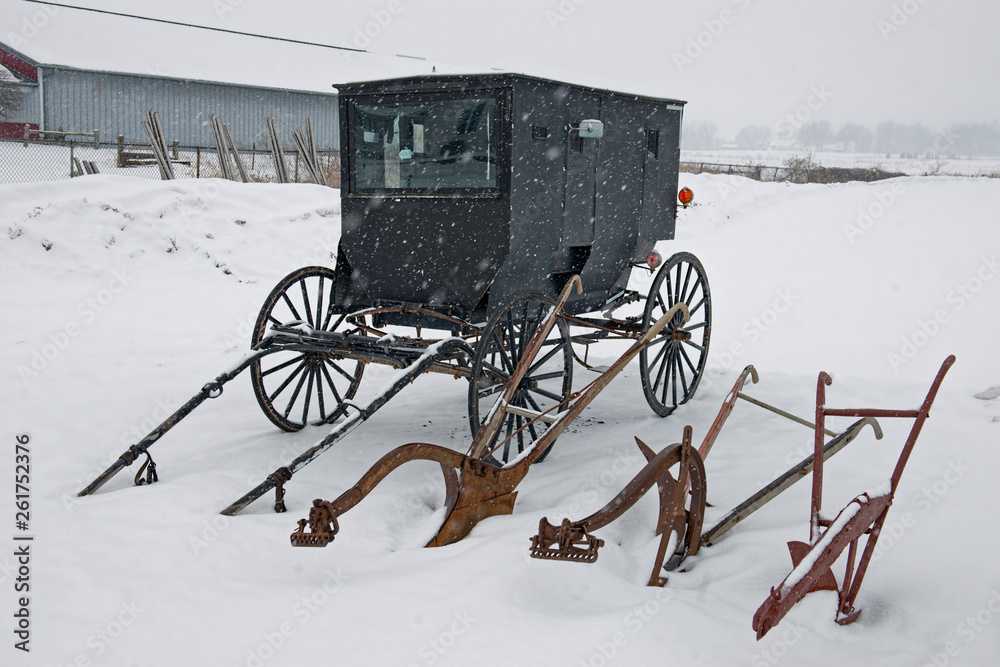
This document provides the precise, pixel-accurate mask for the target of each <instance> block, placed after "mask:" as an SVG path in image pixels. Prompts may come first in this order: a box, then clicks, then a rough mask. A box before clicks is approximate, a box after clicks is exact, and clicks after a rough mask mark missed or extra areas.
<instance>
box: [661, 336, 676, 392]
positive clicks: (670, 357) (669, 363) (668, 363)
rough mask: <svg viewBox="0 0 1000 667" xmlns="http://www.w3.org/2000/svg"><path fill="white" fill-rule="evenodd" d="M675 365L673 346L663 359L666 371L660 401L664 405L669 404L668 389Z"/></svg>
mask: <svg viewBox="0 0 1000 667" xmlns="http://www.w3.org/2000/svg"><path fill="white" fill-rule="evenodd" d="M673 366H674V351H673V348H671V349H670V350H669V351H668V352H667V357H666V359H664V360H663V367H664V369H665V371H666V373H665V374H664V377H663V391H662V393H661V394H660V403H662V404H663V405H667V391H669V390H670V377H671V374H672V372H673Z"/></svg>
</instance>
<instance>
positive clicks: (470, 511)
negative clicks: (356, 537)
mask: <svg viewBox="0 0 1000 667" xmlns="http://www.w3.org/2000/svg"><path fill="white" fill-rule="evenodd" d="M574 287H576V288H577V290H578V291H579V290H580V289H581V284H580V281H579V278H578V277H574V278H573V279H572V280H571V281H569V282H568V283H567V284H566V286H565V287H564V288H563V290H562V292H561V293H560V295H559V298H558V299H557V301H556V306H555V307H554V308H553V309H552V310H551V311H550V312H549V314H548V315H547V316H546V318H545V319H544V321H542V322H541V323H539V326H538V327H537V329H536V330H535V332H534V334H533V335H532V337H531V338H530V339H529V341H528V342H527V344H526V346H525V352H524V355H523V356H522V358H521V361H520V362H519V364H518V366H517V367H516V368H515V370H514V372H513V373H512V374H511V376H510V378H509V379H508V381H507V383H506V385H505V387H504V391H503V392H502V393H501V394H500V396H499V398H498V399H497V401H496V402H495V404H494V406H493V408H492V409H491V410H490V412H489V414H488V415H487V416H486V418H485V419H484V421H483V424H482V426H481V428H480V429H479V431H478V433H477V434H476V436H475V437H474V438H473V440H472V444H471V445H470V447H469V449H468V452H467V453H466V454H460V453H458V452H456V451H454V450H450V449H447V448H444V447H439V446H436V445H431V444H425V443H411V444H408V445H403V446H401V447H398V448H397V449H395V450H393V451H392V452H390V453H388V454H386V455H385V456H384V457H382V459H381V460H379V461H378V462H377V463H376V464H375V465H374V466H372V467H371V469H369V470H368V472H366V473H365V474H364V475H363V476H362V478H361V479H360V480H359V481H358V483H357V484H355V485H354V486H353V487H351V488H350V489H349V490H347V491H346V492H344V493H343V494H341V495H340V496H339V497H338V498H337V499H335V500H333V501H330V502H328V501H325V500H320V499H318V500H315V501H314V502H313V507H312V509H311V510H310V513H309V517H308V518H307V519H302V520H301V521H300V522H299V527H298V529H297V530H296V531H295V532H294V533H292V535H291V542H292V545H293V546H325V545H326V544H328V543H329V542H330V541H332V540H333V536H334V535H335V534H336V532H337V530H338V524H337V518H338V517H339V516H342V515H343V514H344V512H346V511H348V510H349V509H351V508H352V507H354V506H355V505H357V504H358V503H359V502H361V500H362V499H364V497H365V496H366V495H368V493H370V492H371V490H372V489H373V488H374V487H375V486H376V485H377V484H378V483H380V482H381V481H382V480H383V479H385V477H386V476H388V475H389V474H390V473H391V472H392V471H393V470H395V469H396V468H398V467H400V466H402V465H404V464H406V463H408V462H410V461H416V460H427V461H434V462H437V463H439V464H440V465H441V469H442V471H443V474H444V478H445V485H446V500H445V506H446V508H447V516H446V518H445V520H444V523H443V524H442V526H441V528H440V529H439V530H438V532H437V534H436V535H435V536H434V538H433V539H432V540H431V541H430V542H429V543H428V544H427V546H443V545H446V544H452V543H454V542H457V541H458V540H461V539H462V538H463V537H465V536H466V535H468V534H469V532H470V531H471V530H472V529H473V528H474V527H475V525H476V524H477V523H479V522H480V521H482V520H483V519H485V518H488V517H491V516H497V515H504V514H510V513H512V512H513V510H514V500H515V498H516V497H517V486H518V485H519V484H520V483H521V480H523V479H524V477H525V475H527V474H528V470H529V468H530V467H531V465H532V464H533V463H534V462H535V461H537V460H538V459H539V458H540V457H542V456H543V455H544V454H545V452H546V451H547V450H548V449H549V448H550V447H551V446H552V444H553V443H554V442H555V440H556V438H558V437H559V436H560V435H561V434H562V433H563V432H564V431H565V430H566V428H567V427H568V426H569V425H570V424H571V423H572V422H573V420H575V419H576V418H577V417H578V416H579V414H580V413H581V412H582V411H583V410H584V408H586V407H587V406H588V405H589V404H590V403H591V401H593V400H594V398H596V397H597V395H598V394H599V393H600V392H601V391H602V390H603V389H604V388H605V387H607V385H608V383H610V382H611V380H612V379H613V378H614V377H615V376H616V375H617V374H618V373H620V372H621V370H622V369H623V368H625V367H626V366H627V365H628V364H629V362H631V361H632V360H633V359H634V358H635V357H636V355H638V353H639V352H640V350H642V349H643V348H644V347H645V346H646V345H648V344H649V342H650V341H652V340H653V339H655V338H656V337H657V336H658V335H660V333H661V332H662V331H663V329H664V328H665V327H666V326H667V324H668V323H670V322H671V321H673V320H674V318H675V316H677V315H678V314H680V315H681V316H683V318H684V319H685V320H687V319H688V317H689V315H688V312H687V307H686V306H685V305H684V304H683V303H681V304H677V305H675V306H674V307H672V308H671V309H670V310H668V311H667V312H666V313H664V314H663V315H662V316H661V317H660V318H659V319H658V320H657V321H656V322H655V323H654V324H652V325H651V326H650V327H649V329H648V330H647V331H646V332H644V333H643V335H642V336H640V337H639V338H638V339H637V340H636V341H635V342H634V343H633V344H632V345H631V346H630V347H629V349H628V350H627V351H626V352H625V353H624V354H623V355H622V356H621V357H620V358H619V359H618V360H617V361H615V362H614V363H613V364H612V365H611V366H610V367H609V368H608V369H607V370H605V371H604V372H603V373H602V374H601V375H599V376H598V377H597V379H595V380H594V381H592V382H591V383H590V384H589V385H587V386H586V387H585V388H584V389H582V390H580V391H579V392H576V393H574V394H572V395H571V396H570V398H569V399H568V401H567V402H566V405H564V406H559V407H562V408H564V409H563V410H562V411H561V412H554V413H553V412H552V411H550V412H548V413H545V412H543V413H538V414H533V415H525V414H524V413H525V412H527V411H525V410H524V409H523V408H515V407H513V406H512V405H511V402H512V397H513V396H514V394H515V392H516V391H517V388H518V384H519V383H520V381H521V379H522V378H523V377H524V374H525V372H526V371H527V369H528V368H529V367H530V366H531V364H532V363H533V361H534V359H535V356H536V355H537V354H538V353H539V351H540V350H541V348H542V344H543V342H544V340H545V337H546V336H547V335H548V333H549V331H551V329H552V327H553V326H554V325H555V324H556V321H557V319H558V318H559V317H560V316H562V307H563V304H565V302H566V299H567V298H568V297H569V294H570V290H571V289H572V288H574ZM515 410H517V413H516V414H519V415H521V416H522V417H526V418H527V422H526V424H525V426H523V427H522V428H521V430H524V429H525V428H528V425H530V424H533V423H535V422H541V423H545V424H547V425H548V427H547V428H546V429H545V430H544V431H543V432H541V433H540V436H539V437H538V438H537V439H535V440H534V441H533V442H532V443H531V444H530V445H529V446H528V447H527V448H526V449H525V450H524V452H522V454H521V455H520V456H519V457H517V458H516V459H514V460H512V461H510V462H508V463H507V464H506V465H505V466H499V465H496V464H495V462H494V460H493V459H492V457H491V454H492V453H493V452H495V451H496V450H497V449H498V448H500V447H502V446H503V444H504V442H505V441H507V440H509V439H510V438H512V437H515V436H516V435H517V432H514V433H505V432H503V431H502V430H501V428H500V426H501V424H502V423H503V421H504V419H503V418H504V415H505V414H507V413H508V412H513V411H515ZM640 448H642V449H643V451H644V454H646V455H647V458H648V459H650V462H649V464H647V466H646V468H645V469H644V472H643V473H640V475H639V477H638V478H637V479H636V480H633V482H632V483H631V484H630V485H629V486H628V487H626V491H623V493H628V494H631V495H635V494H637V496H641V495H642V493H644V492H645V490H648V489H649V488H651V487H652V485H653V484H659V485H660V493H661V504H662V502H663V499H664V498H669V499H671V500H672V501H674V502H676V499H677V498H679V497H680V494H678V493H677V492H676V489H674V490H673V491H669V492H668V491H666V490H665V489H667V488H668V487H669V488H671V489H672V488H673V487H670V485H668V484H667V483H666V481H665V478H664V472H665V471H666V469H667V468H669V467H670V465H673V464H675V463H677V462H678V460H679V458H678V457H680V455H681V448H680V446H678V447H675V448H674V449H670V448H668V450H664V452H661V453H660V454H659V455H653V454H652V452H651V451H650V450H649V448H648V447H646V446H645V445H641V444H640ZM688 449H690V448H688ZM684 451H685V452H687V451H688V450H684ZM685 457H686V458H685V460H692V461H698V463H700V459H697V458H696V457H697V453H696V452H694V451H693V450H691V451H690V452H688V453H686V454H685ZM695 465H697V464H695ZM702 476H703V473H702ZM684 479H685V480H686V479H687V477H685V478H684ZM674 486H676V485H674ZM640 489H641V490H640ZM633 502H634V501H633ZM622 511H624V510H622ZM618 514H620V512H615V511H614V510H613V509H612V510H609V512H608V519H607V520H608V521H610V520H613V519H614V518H615V517H616V516H617V515H618ZM668 514H669V512H661V523H663V525H667V524H668V523H670V521H668ZM674 523H676V522H674ZM600 525H603V524H600ZM671 525H672V524H671ZM696 542H697V540H694V543H695V544H696ZM589 548H590V547H588V549H589Z"/></svg>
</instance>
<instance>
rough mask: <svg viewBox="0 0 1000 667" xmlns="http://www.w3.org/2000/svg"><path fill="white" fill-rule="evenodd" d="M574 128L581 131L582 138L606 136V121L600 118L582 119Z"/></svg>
mask: <svg viewBox="0 0 1000 667" xmlns="http://www.w3.org/2000/svg"><path fill="white" fill-rule="evenodd" d="M573 129H574V130H576V131H577V132H579V133H580V138H581V139H600V138H601V137H603V136H604V122H603V121H600V120H595V119H588V120H581V121H580V124H579V125H577V126H576V127H574V128H573Z"/></svg>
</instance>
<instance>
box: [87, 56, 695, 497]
mask: <svg viewBox="0 0 1000 667" xmlns="http://www.w3.org/2000/svg"><path fill="white" fill-rule="evenodd" d="M337 89H338V91H339V96H340V97H339V99H340V109H339V110H340V129H341V160H342V187H341V208H342V229H341V238H340V244H339V248H338V253H337V258H336V262H335V265H334V266H332V267H330V266H312V267H306V268H302V269H299V270H297V271H295V272H293V273H291V274H290V275H288V276H286V277H285V278H284V279H283V280H281V282H279V283H278V285H277V286H276V287H275V288H274V290H273V291H272V292H271V294H270V295H269V296H268V297H267V299H266V300H265V302H264V305H263V307H262V309H261V312H260V315H259V316H258V318H257V322H256V325H255V330H254V333H253V338H252V345H253V348H252V350H251V352H250V353H249V354H248V355H247V356H246V357H245V358H244V359H243V360H242V361H241V363H240V364H238V365H237V366H236V367H234V368H233V369H232V370H230V371H228V372H227V373H224V374H222V375H220V376H219V377H218V378H216V379H215V381H213V382H211V383H209V384H208V385H206V386H205V388H203V390H202V392H201V393H200V394H199V395H197V396H195V397H194V398H193V399H192V400H191V401H189V403H188V404H187V405H185V406H184V407H183V408H181V409H180V410H178V413H177V414H175V415H173V416H172V417H171V418H168V420H167V421H166V422H164V424H162V425H161V426H160V427H158V428H157V430H155V431H154V432H153V433H151V434H150V435H149V436H147V438H145V439H144V440H143V441H141V442H140V443H138V444H136V445H133V446H132V447H131V448H130V450H129V451H128V452H126V453H125V455H123V458H122V459H120V460H119V462H118V463H117V464H116V465H117V466H118V467H117V468H116V467H115V466H112V468H111V469H109V471H108V473H105V475H104V476H102V477H101V478H98V480H95V482H94V483H93V484H92V485H91V486H90V487H88V488H87V489H85V490H84V491H83V492H82V493H81V495H84V494H87V493H90V492H93V491H94V490H96V488H98V487H99V486H100V485H101V484H103V483H104V481H106V480H107V479H108V478H110V476H111V475H113V474H114V473H116V472H117V471H118V470H120V469H121V467H124V465H127V464H129V463H131V462H132V460H135V459H136V458H137V457H138V456H140V455H142V454H146V455H147V456H148V452H146V450H147V449H148V447H149V445H151V444H152V443H153V442H155V441H156V440H157V439H159V437H160V436H162V435H163V433H165V432H166V430H168V429H169V428H170V427H172V426H173V425H174V424H175V423H176V421H178V420H179V419H180V418H182V417H183V416H185V415H186V414H187V413H188V412H190V410H192V409H193V408H194V407H196V406H197V405H198V404H199V403H201V402H202V401H203V400H205V398H210V397H214V396H216V395H218V394H219V393H221V388H222V385H223V384H224V383H225V382H227V381H229V380H230V379H232V378H233V377H235V375H236V374H238V373H239V372H241V371H242V370H244V369H246V368H250V369H251V374H252V378H253V388H254V392H255V394H256V397H257V400H258V402H259V403H260V406H261V408H262V409H263V411H264V413H265V414H266V415H267V417H268V418H269V419H270V420H271V421H272V422H274V423H275V424H276V425H278V426H279V427H280V428H282V429H286V430H298V429H301V428H302V427H303V426H305V425H306V424H309V423H334V422H336V423H338V424H340V427H339V428H337V429H335V430H334V432H333V433H332V434H331V435H330V436H328V437H327V438H325V439H324V440H323V441H322V442H321V443H319V444H318V445H316V446H315V447H313V448H312V449H310V450H309V451H307V452H306V453H305V454H303V455H302V456H300V457H299V458H298V459H296V461H295V462H293V464H291V465H290V466H288V467H287V468H284V469H282V470H285V471H287V474H285V473H281V471H278V472H277V473H275V475H272V476H271V477H270V478H269V481H267V482H265V483H264V484H262V485H261V487H258V490H256V491H260V490H261V489H265V490H266V489H269V488H273V487H274V486H275V485H277V486H278V487H279V490H280V488H281V484H282V483H283V481H287V480H286V479H285V478H286V477H287V478H290V476H291V474H292V473H294V472H295V471H296V470H297V469H298V468H301V467H302V466H304V465H306V464H307V463H308V462H309V461H311V460H312V459H313V458H315V456H317V455H318V454H319V452H321V451H323V450H325V449H326V448H327V447H329V446H331V445H332V444H333V443H335V442H336V441H338V440H339V439H340V438H342V437H343V436H344V435H346V434H347V433H348V432H349V431H350V430H352V429H353V428H354V427H355V426H356V425H357V424H358V423H360V422H362V421H364V420H365V419H367V418H368V417H369V416H370V415H371V414H372V413H373V412H374V411H375V410H376V409H378V407H380V406H381V405H383V404H384V403H385V401H387V400H388V399H389V398H390V397H391V396H392V395H394V394H395V393H396V392H397V391H399V390H400V389H401V388H402V387H403V386H405V385H406V384H408V383H409V382H410V381H412V380H413V379H414V378H415V377H416V376H417V375H419V374H421V373H424V372H437V373H448V374H451V375H453V376H455V377H459V378H466V379H467V380H468V381H469V403H468V412H469V421H470V427H471V429H472V432H473V433H475V432H476V431H477V429H478V428H479V425H480V424H481V422H482V420H483V418H484V417H485V415H486V413H487V411H488V410H489V409H490V406H492V404H493V403H494V401H495V400H496V398H497V397H498V395H499V394H500V392H502V391H503V389H504V385H505V383H506V382H507V379H508V378H509V377H510V376H511V374H512V373H513V370H514V368H515V367H516V366H517V363H518V361H519V359H520V358H521V356H522V353H523V351H524V347H525V344H526V342H527V341H528V340H529V338H530V337H531V334H532V332H533V331H534V330H535V328H536V327H537V326H538V325H539V323H540V322H541V321H542V320H543V319H544V318H545V316H546V315H547V314H548V313H549V311H550V310H551V309H552V308H553V304H554V298H555V297H556V295H557V294H559V293H560V291H561V290H562V288H563V287H564V286H565V285H566V283H567V282H568V281H569V280H570V279H571V278H572V277H573V276H580V278H581V281H582V286H583V291H582V293H577V294H573V295H572V296H571V297H570V298H569V300H568V301H567V302H566V304H565V307H564V309H563V311H562V313H563V315H562V316H561V317H560V318H559V322H558V326H556V327H554V328H553V329H552V332H551V333H550V334H549V338H548V339H546V341H545V345H544V347H543V349H542V352H541V353H540V354H539V356H538V359H537V360H536V361H534V362H533V363H532V365H531V366H530V368H529V369H528V371H527V373H526V375H525V377H524V378H523V380H521V382H520V383H519V384H518V386H517V391H516V392H515V393H514V396H513V399H512V401H511V405H510V406H509V407H508V409H507V413H506V416H505V420H506V421H505V423H504V424H503V425H502V427H501V429H500V434H501V435H504V436H506V438H507V442H506V444H505V445H504V446H503V447H502V449H498V450H497V451H495V452H493V453H492V460H493V462H494V463H498V464H500V465H503V464H504V463H506V462H508V461H510V460H512V459H513V458H516V457H517V455H518V454H519V453H520V452H521V451H522V450H523V448H524V447H525V445H526V444H527V443H530V442H531V441H533V440H535V439H537V437H538V436H539V431H540V430H541V431H544V429H545V428H546V424H547V423H551V419H548V420H545V419H537V417H538V416H539V415H543V414H547V413H548V412H549V411H552V410H556V411H557V410H559V409H561V408H563V407H565V405H566V403H567V402H568V400H569V397H570V394H571V388H572V375H573V365H574V358H576V359H578V360H579V361H580V362H581V363H583V364H584V365H586V358H587V354H586V350H587V346H589V345H590V344H593V343H595V342H597V341H600V340H602V339H629V340H633V341H634V340H636V339H638V338H639V337H640V336H641V335H642V334H643V332H645V331H646V330H647V329H649V327H650V324H651V323H654V322H656V321H657V319H659V317H660V316H661V315H663V314H664V313H666V312H667V311H668V310H669V309H670V308H671V307H672V306H674V305H675V304H677V303H683V304H686V306H687V309H688V311H689V313H690V320H689V321H687V322H685V321H684V318H683V317H682V316H681V314H680V313H677V315H676V317H675V318H674V320H673V321H671V323H670V324H669V325H668V326H666V328H664V329H663V331H662V332H660V333H659V334H658V335H657V336H656V337H655V338H654V339H653V340H652V342H651V343H649V344H648V345H647V346H646V347H645V348H644V349H643V350H642V352H641V353H640V354H639V359H640V367H641V379H642V385H643V390H644V393H645V396H646V399H647V400H648V402H649V404H650V406H651V407H652V408H653V410H654V411H655V412H656V413H657V414H659V415H668V414H670V413H671V412H672V411H673V410H674V409H675V408H676V406H678V405H680V404H682V403H684V402H685V401H687V400H688V399H689V398H691V396H692V395H693V394H694V392H695V389H696V388H697V386H698V382H699V380H700V378H701V375H702V372H703V370H704V366H705V362H706V358H707V354H708V347H709V338H710V333H711V299H710V293H709V286H708V281H707V279H706V276H705V271H704V269H703V268H702V266H701V264H700V262H699V261H698V260H697V259H696V258H695V257H694V256H693V255H691V254H689V253H684V252H681V253H677V254H675V255H673V256H672V257H670V258H669V259H667V260H666V261H663V260H662V259H661V257H660V255H659V254H658V253H657V252H656V251H655V250H654V245H655V244H656V242H657V241H661V240H666V239H672V238H673V237H674V225H675V218H676V210H677V206H678V205H677V203H676V202H677V201H678V195H680V201H681V203H682V204H684V205H686V204H687V203H689V202H690V198H691V192H690V190H687V189H685V190H683V191H681V192H680V193H679V192H678V183H677V181H678V161H679V150H680V149H679V143H680V131H681V117H682V112H683V105H684V103H683V102H680V101H677V100H668V99H656V98H651V97H643V96H638V95H631V94H625V93H618V92H611V91H606V90H598V89H593V88H587V87H582V86H576V85H570V84H566V83H559V82H556V81H549V80H544V79H539V78H533V77H529V76H523V75H518V74H488V75H480V76H466V75H462V76H454V75H448V76H443V75H442V76H438V75H432V76H424V77H417V78H407V79H393V80H384V81H371V82H363V83H351V84H344V85H338V86H337ZM633 269H638V270H640V271H645V272H652V271H654V270H655V272H656V275H655V278H653V280H652V285H651V289H650V291H649V292H648V293H646V294H641V293H638V292H637V291H633V290H630V289H629V278H630V275H631V273H632V271H633ZM370 363H381V364H388V365H390V366H393V367H396V368H398V369H401V371H400V374H399V375H398V377H397V378H396V379H395V380H394V382H393V383H391V386H389V387H387V388H385V389H383V391H381V392H380V393H379V394H378V395H377V396H376V399H375V400H373V401H372V402H371V403H369V404H368V405H366V406H358V405H356V404H355V403H353V402H352V398H353V397H354V396H355V393H356V392H357V391H358V387H359V385H360V383H361V380H362V376H363V371H364V368H365V366H366V365H367V364H370ZM338 420H339V421H338ZM129 459H131V460H129ZM109 473H110V474H109ZM256 491H255V492H251V494H248V496H247V497H245V498H244V500H246V502H244V503H242V504H241V505H240V507H242V506H245V505H246V504H247V503H248V502H249V501H250V500H252V499H253V498H256V497H259V495H260V493H256ZM251 495H253V497H252V498H250V497H249V496H251ZM279 504H280V503H279ZM234 507H235V505H234Z"/></svg>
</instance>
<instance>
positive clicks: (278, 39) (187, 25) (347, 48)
mask: <svg viewBox="0 0 1000 667" xmlns="http://www.w3.org/2000/svg"><path fill="white" fill-rule="evenodd" d="M24 2H31V3H34V4H36V5H48V6H50V7H61V8H63V9H76V10H78V11H81V12H93V13H95V14H106V15H108V16H121V17H123V18H129V19H136V20H139V21H152V22H154V23H165V24H167V25H176V26H182V27H185V28H198V29H200V30H211V31H214V32H223V33H227V34H230V35H242V36H243V37H257V38H259V39H270V40H274V41H276V42H288V43H289V44H303V45H305V46H318V47H320V48H323V49H334V50H336V51H353V52H354V53H371V52H370V51H367V50H365V49H357V48H353V47H350V46H334V45H333V44H320V43H319V42H306V41H303V40H301V39H290V38H288V37H275V36H273V35H261V34H258V33H253V32H242V31H240V30H229V29H227V28H213V27H211V26H207V25H196V24H194V23H184V22H183V21H170V20H168V19H156V18H151V17H149V16H139V15H137V14H125V13H123V12H113V11H110V10H108V9H94V8H93V7H78V6H76V5H65V4H61V3H58V2H46V1H45V0H24ZM397 57H401V58H414V59H417V60H424V58H420V57H419V56H403V55H400V56H397Z"/></svg>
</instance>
